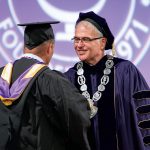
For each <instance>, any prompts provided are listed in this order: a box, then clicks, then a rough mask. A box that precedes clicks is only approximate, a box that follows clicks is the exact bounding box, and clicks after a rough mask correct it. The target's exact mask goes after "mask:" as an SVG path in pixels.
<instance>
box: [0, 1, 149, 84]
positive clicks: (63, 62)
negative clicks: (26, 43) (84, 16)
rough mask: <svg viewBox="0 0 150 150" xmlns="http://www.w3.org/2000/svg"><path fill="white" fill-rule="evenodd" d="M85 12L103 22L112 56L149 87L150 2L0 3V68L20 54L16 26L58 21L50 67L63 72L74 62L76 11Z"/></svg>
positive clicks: (20, 38) (20, 37) (20, 29)
mask: <svg viewBox="0 0 150 150" xmlns="http://www.w3.org/2000/svg"><path fill="white" fill-rule="evenodd" d="M87 11H94V12H95V13H97V14H99V15H100V16H102V17H104V18H105V19H106V20H107V23H108V25H109V27H110V29H111V31H112V33H113V34H114V36H115V47H116V56H117V57H121V58H123V59H128V60H130V61H132V62H133V63H134V64H135V65H136V66H137V68H138V69H139V70H140V72H141V73H142V74H143V76H144V77H145V79H146V81H147V83H148V84H149V85H150V67H149V65H150V63H149V62H150V61H149V60H150V17H149V14H150V0H126V1H120V0H113V1H112V0H87V1H85V0H83V1H81V0H75V1H67V0H66V1H60V0H26V1H25V0H0V67H1V66H3V65H5V64H6V63H7V62H9V61H13V60H15V59H17V58H19V57H20V56H21V55H22V49H23V31H24V28H23V27H18V26H17V25H16V24H17V23H27V22H38V21H52V20H58V21H60V22H61V23H60V24H56V25H52V27H53V29H54V32H55V39H56V44H55V52H54V56H53V58H52V61H51V63H50V68H51V69H56V70H59V71H61V72H64V71H66V70H67V69H68V68H69V67H70V66H73V65H74V64H75V63H76V62H77V61H78V58H77V57H76V54H75V51H74V48H73V43H72V41H71V38H72V37H73V36H74V25H75V21H76V19H77V18H78V15H79V12H87ZM107 53H110V54H111V51H107Z"/></svg>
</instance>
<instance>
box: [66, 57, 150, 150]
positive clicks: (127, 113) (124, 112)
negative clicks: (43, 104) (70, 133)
mask: <svg viewBox="0 0 150 150" xmlns="http://www.w3.org/2000/svg"><path fill="white" fill-rule="evenodd" d="M107 57H108V56H107V55H105V56H104V57H103V58H102V59H101V60H100V61H99V62H98V63H97V64H96V65H94V66H90V65H88V64H87V63H85V62H83V69H84V76H85V79H86V85H87V91H88V92H89V94H90V96H91V98H92V95H93V94H94V93H95V92H96V91H97V90H98V85H100V82H101V78H102V76H103V74H104V73H103V70H104V69H105V62H106V60H107ZM113 60H114V66H113V68H112V69H111V73H110V75H109V82H108V84H107V85H106V86H105V90H104V91H103V92H102V96H101V98H100V100H99V101H97V102H95V105H96V106H97V107H98V113H97V114H96V115H95V116H94V117H93V118H91V123H92V125H91V130H90V131H89V141H90V145H91V148H92V150H149V149H150V145H149V144H145V143H144V141H143V139H144V136H146V134H147V136H150V131H149V130H147V131H144V130H141V129H140V127H139V121H138V120H139V115H138V113H137V111H136V101H135V98H134V97H133V94H134V93H136V92H137V91H140V90H148V89H149V87H148V85H147V83H146V81H145V80H144V78H143V76H142V75H141V73H140V72H139V71H138V69H137V68H136V67H135V66H134V65H133V64H132V63H131V62H130V61H128V60H123V59H120V58H115V57H114V59H113ZM65 75H66V77H67V78H68V79H69V80H70V81H71V82H72V83H73V84H74V85H75V86H76V87H77V88H78V90H79V91H80V92H81V90H80V85H79V84H78V82H77V78H78V75H77V64H75V66H74V67H72V68H70V69H69V70H68V71H67V72H65ZM81 93H82V92H81ZM143 103H144V104H145V103H146V104H148V101H147V102H143ZM146 104H145V105H146ZM147 118H149V119H150V117H149V116H148V114H147V115H145V119H147ZM142 132H144V133H145V134H144V133H142ZM147 143H148V142H147ZM149 143H150V142H149Z"/></svg>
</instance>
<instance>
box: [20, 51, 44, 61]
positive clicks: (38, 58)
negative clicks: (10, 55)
mask: <svg viewBox="0 0 150 150" xmlns="http://www.w3.org/2000/svg"><path fill="white" fill-rule="evenodd" d="M22 57H26V58H31V59H36V60H38V61H40V62H43V63H44V61H43V59H41V58H40V57H39V56H37V55H34V54H31V53H26V54H23V55H22V56H21V58H22Z"/></svg>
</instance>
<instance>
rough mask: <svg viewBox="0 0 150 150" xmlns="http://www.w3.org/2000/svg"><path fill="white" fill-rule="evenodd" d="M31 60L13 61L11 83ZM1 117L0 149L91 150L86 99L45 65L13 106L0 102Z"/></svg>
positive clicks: (59, 74)
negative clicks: (88, 137)
mask: <svg viewBox="0 0 150 150" xmlns="http://www.w3.org/2000/svg"><path fill="white" fill-rule="evenodd" d="M34 63H37V60H34V59H29V58H21V59H19V60H17V61H15V63H14V67H13V72H12V80H11V81H12V82H11V85H12V84H13V83H14V82H15V81H16V80H17V79H18V77H19V76H20V75H21V74H22V73H23V72H24V71H25V70H26V69H27V68H29V67H30V66H31V65H33V64H34ZM2 70H3V68H1V69H0V74H1V72H2ZM0 118H1V119H0V150H77V149H80V150H90V147H89V144H88V140H87V129H88V128H89V126H90V119H89V105H88V103H87V100H86V99H85V98H84V97H83V96H81V95H80V94H79V92H78V91H77V89H76V88H75V87H74V85H73V84H71V83H70V82H69V81H68V80H67V79H66V78H65V77H64V76H63V75H62V74H61V73H59V72H57V71H52V70H50V69H49V68H48V67H47V68H45V69H44V70H42V71H41V72H39V74H37V75H36V76H35V77H33V79H32V80H31V81H30V83H29V85H28V86H27V87H26V89H25V91H24V92H23V94H22V95H21V96H20V97H19V98H18V99H17V100H16V101H15V102H14V103H13V104H12V105H10V106H5V105H4V104H3V103H2V101H0Z"/></svg>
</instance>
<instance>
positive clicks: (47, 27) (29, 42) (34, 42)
mask: <svg viewBox="0 0 150 150" xmlns="http://www.w3.org/2000/svg"><path fill="white" fill-rule="evenodd" d="M57 23H59V21H48V22H33V23H23V24H17V25H18V26H26V27H25V31H24V44H25V46H26V47H27V48H29V49H33V48H35V47H37V46H38V45H40V44H42V43H43V42H45V41H47V40H49V39H54V33H53V29H52V27H51V24H57Z"/></svg>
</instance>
